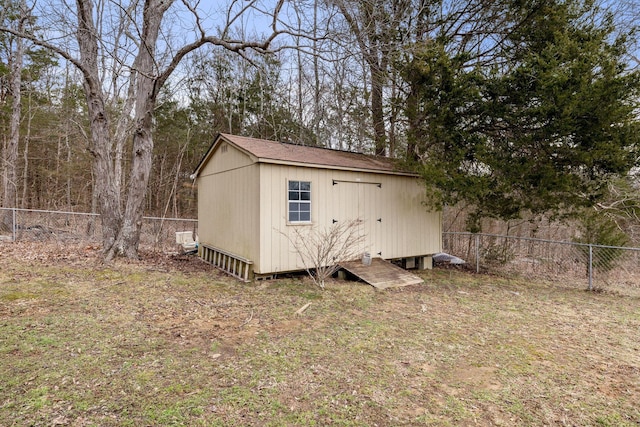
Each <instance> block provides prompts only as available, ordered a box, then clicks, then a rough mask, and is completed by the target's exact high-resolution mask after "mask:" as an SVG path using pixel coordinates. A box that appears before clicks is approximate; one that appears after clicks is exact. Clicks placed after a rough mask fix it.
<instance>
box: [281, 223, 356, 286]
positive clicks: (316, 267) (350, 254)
mask: <svg viewBox="0 0 640 427" xmlns="http://www.w3.org/2000/svg"><path fill="white" fill-rule="evenodd" d="M361 224H362V221H361V220H352V221H347V222H342V223H340V222H338V223H335V224H332V225H330V226H328V227H318V226H313V227H309V226H302V227H293V233H292V234H285V233H282V234H284V235H285V236H286V237H287V239H288V240H289V242H290V243H291V245H292V246H293V248H294V249H295V250H296V252H297V253H298V255H299V256H300V258H301V259H302V262H303V264H304V268H305V270H306V271H307V273H308V274H309V276H310V277H311V279H312V280H313V282H314V283H315V284H316V285H318V286H319V287H320V288H322V289H324V286H325V281H326V280H327V279H328V278H330V277H331V276H333V274H334V273H335V272H336V271H338V270H339V268H340V267H339V263H340V262H341V261H349V260H352V259H354V258H357V257H358V256H359V255H360V254H359V252H358V251H359V247H360V244H361V243H362V242H363V240H364V235H362V234H361V233H360V230H359V228H360V225H361Z"/></svg>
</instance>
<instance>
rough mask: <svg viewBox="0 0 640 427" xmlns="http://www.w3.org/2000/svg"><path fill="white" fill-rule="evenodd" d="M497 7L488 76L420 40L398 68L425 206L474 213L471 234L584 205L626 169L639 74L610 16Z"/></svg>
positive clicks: (582, 7)
mask: <svg viewBox="0 0 640 427" xmlns="http://www.w3.org/2000/svg"><path fill="white" fill-rule="evenodd" d="M508 6H509V9H508V11H507V13H508V16H509V17H510V19H511V20H512V25H511V28H512V30H510V33H509V34H508V36H507V37H506V38H505V39H504V40H503V42H501V43H499V44H497V45H496V46H495V47H494V50H495V51H496V52H498V55H497V56H496V57H494V58H493V59H492V61H491V64H493V65H492V66H491V68H489V69H487V67H486V66H480V65H477V64H481V63H482V62H481V61H477V62H476V65H474V64H470V63H469V61H467V60H466V59H467V58H468V57H470V56H469V55H468V53H465V52H462V53H459V54H456V55H453V54H450V53H448V52H447V51H446V49H445V48H444V47H437V46H438V44H437V43H434V42H431V44H427V45H426V47H423V48H422V50H419V51H417V53H416V55H415V56H414V57H413V58H412V61H411V62H409V63H408V65H407V66H406V67H405V70H404V73H405V76H406V79H407V81H408V82H409V86H410V87H411V88H413V91H412V95H413V96H414V99H413V102H409V103H408V104H407V105H408V110H407V117H408V119H409V123H410V125H411V124H413V127H412V128H411V133H410V134H409V140H410V146H412V144H411V142H412V141H411V140H412V138H413V147H414V150H415V151H414V152H413V153H411V154H413V156H412V157H413V158H414V159H418V160H420V162H419V163H420V168H421V171H422V172H423V174H424V177H425V180H427V182H428V183H429V184H430V188H431V189H432V190H431V195H432V196H433V201H434V203H435V204H439V203H456V202H460V201H464V202H466V203H468V204H469V205H471V206H472V207H473V212H472V214H471V216H470V224H468V226H469V229H470V230H472V231H477V230H479V220H480V219H481V218H482V217H495V218H500V219H512V218H516V217H518V216H519V215H520V214H521V213H522V212H525V211H527V212H531V213H533V214H541V213H554V214H568V213H571V212H573V211H575V210H579V209H580V208H582V207H585V206H592V205H594V204H595V203H597V202H598V201H599V200H601V199H602V198H603V197H604V196H605V194H606V183H607V182H608V180H609V179H610V178H612V177H615V176H623V175H625V174H626V173H627V172H628V171H629V170H630V169H631V168H633V167H634V166H635V165H636V163H637V154H638V143H639V142H640V140H639V138H640V134H639V132H638V131H639V130H640V129H639V126H638V122H637V119H636V115H635V113H636V105H637V100H638V94H639V91H640V74H639V73H638V72H637V71H636V72H632V71H628V69H627V67H626V64H625V62H624V58H625V54H626V40H625V39H624V38H621V37H619V38H617V39H615V40H612V34H613V33H614V30H615V28H614V25H613V19H612V17H611V16H607V15H604V14H601V13H600V11H599V10H598V9H597V8H596V7H595V6H593V5H592V4H591V3H590V2H581V1H557V0H539V1H534V2H520V1H514V2H512V3H511V4H509V5H508ZM434 45H435V46H436V47H434ZM445 45H446V44H445V43H442V46H445ZM410 100H411V98H410Z"/></svg>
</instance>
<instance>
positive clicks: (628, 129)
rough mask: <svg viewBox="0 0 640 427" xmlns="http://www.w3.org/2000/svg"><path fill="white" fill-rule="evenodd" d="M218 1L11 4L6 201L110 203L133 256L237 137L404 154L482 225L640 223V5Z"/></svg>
mask: <svg viewBox="0 0 640 427" xmlns="http://www.w3.org/2000/svg"><path fill="white" fill-rule="evenodd" d="M205 3H207V2H191V1H189V0H185V1H180V2H176V1H158V0H145V1H143V0H140V1H132V2H124V1H119V0H113V1H106V2H95V1H90V0H76V1H65V0H60V1H57V0H48V1H38V2H34V1H27V0H0V137H1V139H2V145H1V149H2V151H1V153H0V154H1V156H0V174H1V176H2V180H1V182H0V185H1V188H0V202H1V206H2V207H21V208H38V209H55V210H69V211H78V212H98V213H100V214H101V215H102V221H103V229H106V230H107V231H106V234H107V235H105V237H104V238H103V242H104V245H105V252H108V256H116V255H126V256H131V257H134V256H135V254H136V250H137V236H138V233H139V223H140V221H139V219H140V217H141V216H142V215H143V214H144V215H149V216H168V217H195V208H196V204H195V190H194V188H193V187H192V183H191V181H190V179H189V175H190V174H191V172H192V171H193V170H194V168H195V167H196V165H197V164H198V162H199V160H200V158H201V156H202V155H203V154H204V153H205V151H206V149H207V147H208V146H209V144H210V143H211V141H212V140H213V137H214V135H215V134H216V133H218V132H227V133H234V134H239V135H246V136H254V137H261V138H266V139H273V140H278V141H287V142H293V143H297V144H307V145H320V146H326V147H332V148H338V149H344V150H355V151H361V152H366V153H371V154H378V155H388V156H392V157H395V158H397V159H398V161H399V163H402V164H403V165H404V167H407V168H412V170H415V171H416V172H419V173H421V174H423V176H424V177H425V182H426V183H427V185H426V186H425V188H426V191H428V192H429V194H430V195H431V196H432V200H433V204H434V206H440V205H442V204H459V203H463V204H466V205H467V206H468V212H469V221H468V223H467V226H468V228H469V229H471V230H478V229H479V226H480V219H482V218H485V217H493V218H500V219H512V218H517V217H519V216H522V215H552V216H558V217H562V216H566V215H570V214H576V213H580V212H583V211H584V209H587V210H589V211H590V212H592V211H597V212H600V213H604V214H607V215H608V216H607V217H606V218H604V219H602V218H601V219H600V220H598V221H609V222H611V221H614V222H615V223H616V224H620V225H621V227H622V226H629V223H634V221H635V219H636V212H637V211H638V203H637V200H638V194H637V187H636V184H635V181H634V180H633V176H632V173H631V172H633V171H634V170H635V169H634V168H635V167H636V166H637V163H638V157H639V156H638V155H639V154H640V153H638V147H639V145H638V144H639V143H640V141H639V139H638V138H640V132H639V130H640V129H638V124H639V122H638V115H637V114H638V109H637V107H638V99H639V98H638V95H639V93H638V91H639V90H640V76H639V74H638V71H637V67H638V61H639V59H638V56H639V55H638V53H637V52H638V46H637V41H638V39H637V35H636V32H635V28H634V22H636V21H637V19H638V17H640V11H639V10H638V6H637V5H636V4H635V2H631V1H629V2H625V1H622V2H616V3H615V4H611V2H600V3H599V2H597V1H588V0H584V1H583V0H565V1H561V0H536V1H528V2H522V1H519V0H499V1H485V0H465V1H452V0H439V1H436V0H391V1H383V0H304V1H295V2H287V1H255V0H254V1H243V2H238V1H234V0H231V1H229V2H228V4H227V5H226V6H224V7H222V6H206V5H205ZM588 217H589V221H590V222H589V224H598V222H597V221H595V222H594V220H593V218H592V215H589V216H588ZM105 221H106V223H105ZM0 222H4V221H0ZM592 227H597V225H592Z"/></svg>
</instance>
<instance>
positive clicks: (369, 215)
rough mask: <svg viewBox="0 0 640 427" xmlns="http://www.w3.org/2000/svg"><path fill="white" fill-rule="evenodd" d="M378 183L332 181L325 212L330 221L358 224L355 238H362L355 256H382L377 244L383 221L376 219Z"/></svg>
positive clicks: (378, 193) (380, 197) (380, 198)
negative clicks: (357, 236) (327, 212)
mask: <svg viewBox="0 0 640 427" xmlns="http://www.w3.org/2000/svg"><path fill="white" fill-rule="evenodd" d="M382 191H383V189H382V184H380V183H375V182H360V181H341V180H333V182H332V187H331V200H330V201H329V210H330V211H331V212H332V218H331V219H332V222H338V223H346V222H349V221H358V225H357V227H358V235H359V236H362V239H360V244H359V246H358V250H357V253H358V254H362V253H364V252H368V253H369V254H370V255H371V256H372V257H383V256H384V254H383V253H382V248H381V243H382V239H381V237H382V232H383V227H384V223H385V222H384V218H382V217H381V216H380V212H381V211H382V209H380V203H381V201H382Z"/></svg>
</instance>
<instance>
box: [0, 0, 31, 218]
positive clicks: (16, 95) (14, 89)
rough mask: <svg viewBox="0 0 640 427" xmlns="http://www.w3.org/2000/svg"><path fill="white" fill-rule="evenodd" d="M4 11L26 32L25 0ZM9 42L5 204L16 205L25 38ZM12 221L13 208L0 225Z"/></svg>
mask: <svg viewBox="0 0 640 427" xmlns="http://www.w3.org/2000/svg"><path fill="white" fill-rule="evenodd" d="M4 6H5V12H7V11H8V12H9V14H11V15H13V16H14V17H13V19H12V18H9V17H4V19H6V20H7V21H9V24H10V25H11V27H12V28H13V29H15V31H18V32H25V29H26V26H27V24H28V21H29V16H30V11H29V10H28V9H27V7H26V4H25V2H24V0H21V1H20V2H18V3H16V4H5V5H4ZM8 46H9V92H10V94H11V115H10V120H9V139H8V141H7V144H6V146H5V149H4V150H3V152H2V167H1V168H0V170H2V189H3V194H2V206H3V207H6V208H13V207H16V203H17V193H18V172H17V170H18V143H19V142H20V118H21V110H22V91H21V86H22V67H23V61H24V49H25V46H24V41H23V40H22V38H20V37H11V40H9V42H8ZM12 222H13V216H12V213H11V211H9V210H7V211H4V214H3V215H2V220H0V229H3V228H4V229H9V228H10V227H11V224H12Z"/></svg>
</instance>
